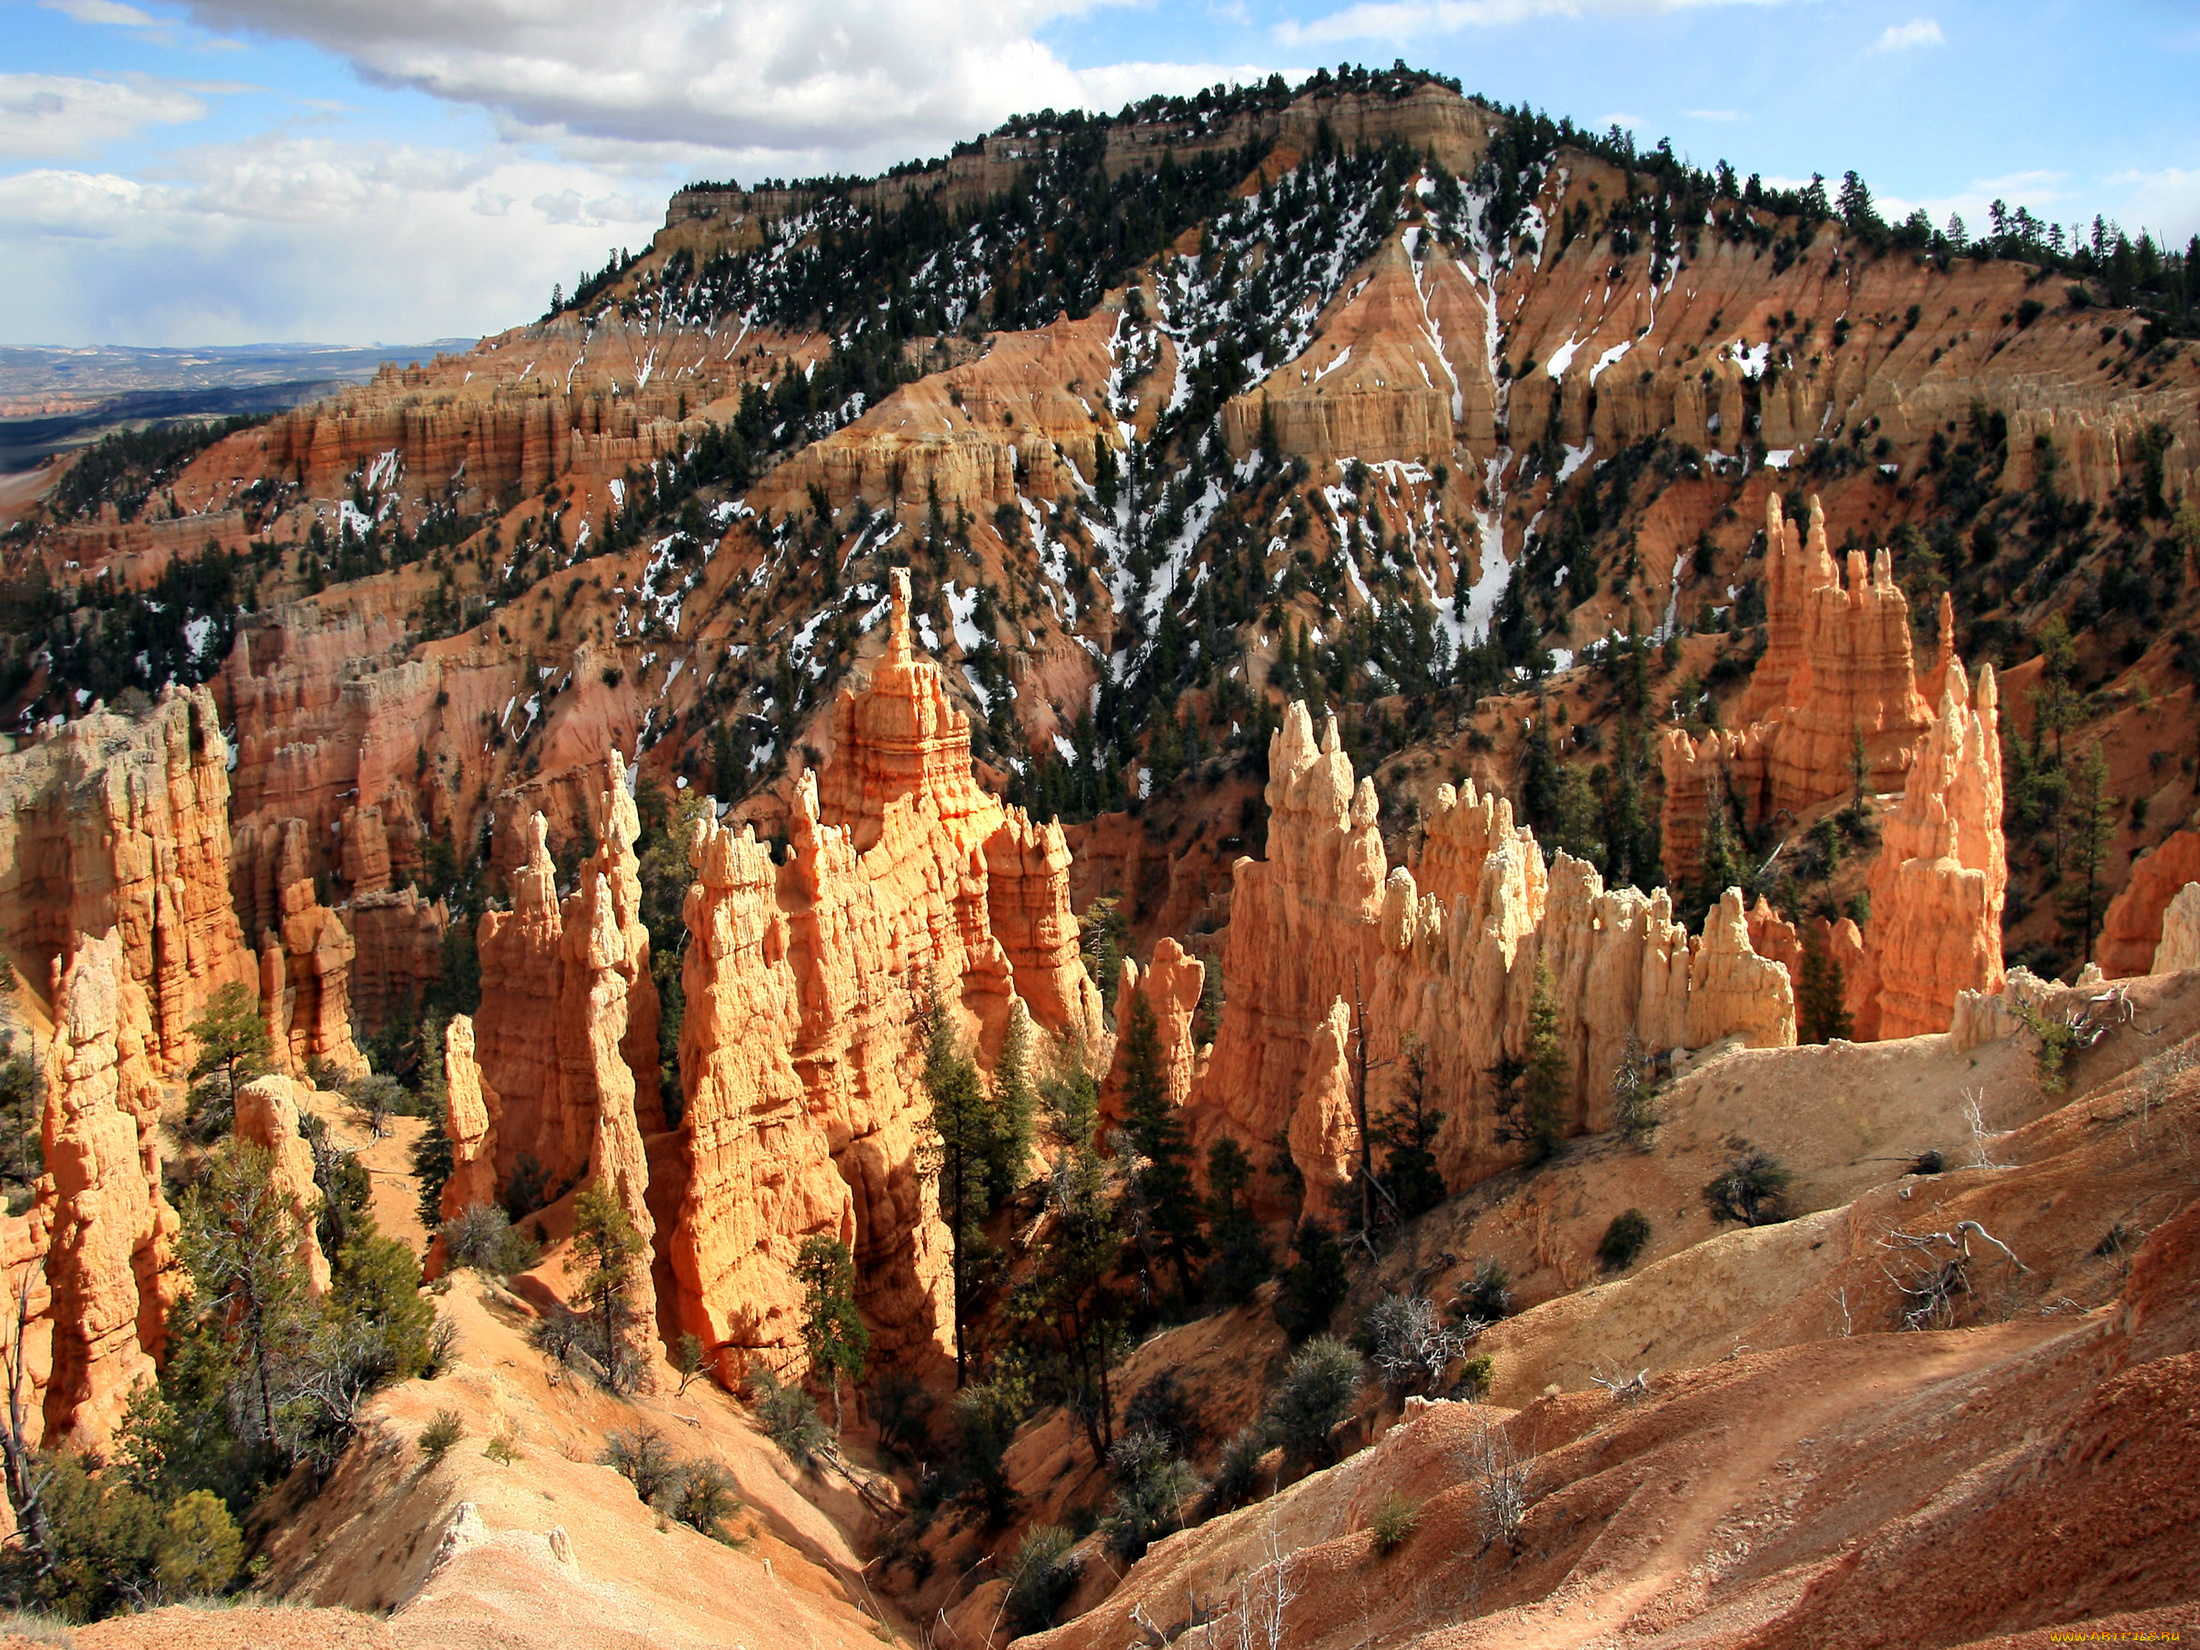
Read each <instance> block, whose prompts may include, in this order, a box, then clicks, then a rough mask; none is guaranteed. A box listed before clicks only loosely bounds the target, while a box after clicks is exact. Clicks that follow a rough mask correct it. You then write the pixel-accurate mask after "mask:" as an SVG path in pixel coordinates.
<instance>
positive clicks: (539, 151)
mask: <svg viewBox="0 0 2200 1650" xmlns="http://www.w3.org/2000/svg"><path fill="white" fill-rule="evenodd" d="M0 43H4V48H5V49H4V50H0V290H5V291H6V292H7V293H8V294H9V297H10V301H9V303H8V304H7V305H6V307H5V309H4V311H0V342H6V343H21V344H34V343H50V344H90V343H120V344H211V343H245V342H256V341H268V340H298V341H303V340H314V341H326V342H341V343H367V342H416V341H422V340H425V339H429V338H435V337H443V336H454V335H463V334H473V333H480V332H486V331H493V330H497V329H499V328H501V327H504V326H508V325H511V324H514V323H516V322H519V321H523V320H526V319H529V318H530V317H532V316H533V315H535V314H537V313H539V312H540V310H541V308H542V307H543V305H544V303H545V301H546V299H547V297H548V293H549V289H550V286H551V284H552V283H553V282H555V281H563V282H565V283H566V284H568V285H570V284H571V282H572V280H573V278H574V276H575V274H576V273H577V272H578V271H579V270H580V269H581V268H582V267H583V266H584V265H585V266H593V265H595V264H598V263H600V262H602V260H603V257H604V254H605V252H606V250H607V249H608V248H610V247H613V246H620V245H626V246H639V245H641V244H642V243H643V242H645V241H646V240H647V239H648V238H649V235H650V233H651V231H652V230H653V229H654V228H655V227H656V225H657V224H658V223H659V222H661V221H662V214H663V210H664V199H665V196H666V194H667V193H668V192H669V191H670V190H671V189H672V188H674V187H676V186H677V185H678V184H679V183H681V182H683V181H685V180H687V179H689V178H692V177H698V176H712V177H725V176H734V177H739V178H743V179H750V178H755V177H758V176H763V175H767V174H780V175H797V174H802V173H807V172H814V171H827V170H829V171H859V170H861V171H867V170H871V169H874V168H876V167H879V166H882V165H885V164H888V163H890V162H892V161H894V160H898V159H904V158H908V157H911V156H919V155H932V154H937V153H940V152H942V151H944V150H945V149H946V148H947V146H948V145H949V144H950V143H952V142H953V141H954V140H955V139H956V138H958V137H965V136H969V135H972V134H975V133H977V132H979V131H982V130H984V129H985V128H987V127H988V126H990V125H993V124H995V123H997V122H998V121H999V120H1000V119H1001V118H1002V117H1004V116H1005V115H1008V114H1010V113H1013V112H1016V111H1018V110H1026V109H1034V108H1037V107H1040V106H1042V105H1047V104H1051V105H1054V106H1056V107H1069V106H1072V105H1076V104H1082V105H1084V106H1087V107H1111V108H1112V107H1116V106H1119V105H1120V104H1121V103H1122V102H1124V101H1125V100H1126V99H1128V98H1130V97H1134V96H1141V95H1144V94H1145V93H1147V92H1149V91H1170V92H1181V91H1187V90H1190V89H1193V88H1195V87H1197V86H1201V85H1205V84H1209V83H1212V82H1213V81H1215V80H1218V79H1242V78H1246V77H1249V76H1253V75H1265V74H1266V73H1267V72H1268V71H1270V70H1272V69H1273V70H1281V71H1283V72H1284V73H1285V74H1286V75H1291V76H1294V77H1295V76H1297V75H1299V74H1303V73H1305V72H1307V71H1308V70H1310V69H1311V68H1312V67H1314V66H1315V65H1317V64H1323V63H1329V64H1335V63H1338V62H1341V61H1346V60H1351V61H1357V62H1368V63H1388V62H1389V61H1390V60H1391V59H1392V58H1394V57H1403V58H1404V59H1405V60H1406V61H1407V62H1409V63H1412V64H1415V65H1417V66H1421V67H1426V68H1430V69H1436V70H1441V71H1442V72H1444V73H1447V74H1452V75H1456V76H1458V77H1459V79H1460V80H1461V81H1462V82H1463V83H1464V84H1465V85H1466V87H1467V88H1468V89H1469V90H1470V91H1480V92H1482V93H1484V94H1485V95H1488V96H1490V97H1493V98H1497V99H1500V100H1503V101H1505V102H1510V103H1517V102H1520V101H1523V100H1525V101H1527V102H1530V103H1534V104H1536V105H1538V106H1540V107H1542V108H1545V109H1547V110H1549V111H1550V112H1552V113H1553V114H1570V115H1572V116H1573V117H1574V118H1575V119H1576V120H1577V121H1582V122H1588V123H1594V124H1597V125H1599V126H1601V125H1604V124H1607V123H1610V122H1613V121H1618V122H1620V123H1622V124H1626V125H1629V126H1631V127H1632V128H1634V130H1635V131H1636V132H1637V134H1638V135H1639V137H1640V138H1641V139H1642V141H1644V142H1645V143H1648V142H1654V141H1655V140H1656V139H1657V138H1659V137H1661V136H1667V137H1670V138H1671V139H1672V140H1673V143H1674V146H1675V147H1676V148H1677V149H1679V150H1680V151H1682V152H1683V153H1685V154H1687V155H1689V156H1690V157H1692V158H1694V159H1696V160H1697V161H1699V162H1702V163H1705V164H1709V163H1710V162H1712V161H1714V160H1716V159H1719V158H1721V157H1724V158H1727V159H1730V160H1732V161H1733V162H1734V163H1735V165H1736V166H1737V167H1739V168H1740V169H1741V170H1742V171H1744V172H1745V173H1746V172H1749V171H1759V172H1762V173H1764V174H1765V175H1766V176H1767V177H1768V178H1780V179H1787V180H1795V179H1803V178H1807V177H1808V176H1809V175H1810V173H1811V172H1813V171H1822V172H1825V173H1826V174H1828V175H1829V176H1834V177H1838V175H1839V174H1840V173H1841V172H1842V171H1843V170H1845V169H1846V168H1849V167H1852V166H1853V167H1855V168H1857V169H1858V170H1860V171H1861V172H1862V173H1863V174H1864V175H1865V177H1866V178H1867V179H1868V180H1869V181H1870V183H1871V184H1872V186H1873V188H1874V189H1875V190H1876V191H1877V192H1878V195H1879V197H1880V200H1881V203H1882V205H1883V206H1885V207H1888V208H1889V209H1892V210H1907V209H1908V208H1909V207H1911V206H1913V205H1921V206H1924V207H1925V208H1927V209H1928V210H1929V211H1930V212H1931V213H1932V214H1933V216H1934V219H1935V221H1936V222H1937V221H1942V220H1944V219H1945V218H1946V216H1947V214H1948V213H1949V212H1951V211H1960V212H1962V213H1964V214H1965V215H1966V216H1967V217H1968V218H1970V219H1971V221H1972V222H1973V223H1977V222H1979V221H1981V219H1982V217H1983V207H1984V204H1985V202H1986V201H1987V200H1989V199H1991V198H1993V197H1995V196H1997V195H1998V196H2001V197H2003V198H2005V199H2007V200H2008V201H2009V202H2010V204H2012V205H2016V204H2020V203H2021V204H2025V205H2029V206H2030V207H2032V208H2033V210H2034V211H2036V212H2038V213H2040V214H2041V215H2042V216H2045V217H2050V218H2056V219H2061V220H2064V221H2075V220H2088V219H2090V218H2091V217H2092V215H2093V214H2094V213H2096V212H2101V213H2105V214H2107V215H2109V216H2111V217H2113V218H2116V219H2118V220H2120V221H2121V222H2122V223H2124V224H2125V225H2126V226H2127V227H2129V228H2131V229H2133V230H2134V231H2136V230H2137V229H2138V228H2140V227H2142V226H2143V227H2147V228H2150V229H2152V230H2153V231H2155V232H2156V233H2157V234H2158V235H2162V236H2166V237H2169V238H2172V239H2173V240H2174V241H2175V242H2177V243H2178V244H2182V243H2183V242H2184V240H2185V239H2186V237H2187V236H2189V235H2191V234H2193V233H2195V232H2196V231H2200V97H2196V96H2195V95H2194V93H2193V87H2194V84H2195V80H2196V74H2200V9H2196V8H2194V7H2193V6H2191V5H2190V4H2183V5H2174V4H2170V3H2167V0H2125V3H2113V0H2095V3H2093V4H2089V5H2084V6H2080V5H2077V4H2072V3H2054V4H1998V5H1990V4H1983V3H1976V0H1960V3H1954V0H1885V3H1881V0H1854V3H1850V0H1357V3H1355V0H1304V3H1291V4H1283V3H1256V0H1236V3H1230V4H1217V3H1211V0H1208V3H1202V0H1189V3H1178V4H1161V3H1144V4H1141V3H1106V0H953V3H949V4H942V3H938V0H840V3H833V4H827V3H821V0H716V3H714V4H710V5H698V4H696V3H695V0H624V3H622V4H620V5H617V6H606V5H603V4H601V3H600V0H465V3H464V4H461V5H456V6H454V5H452V4H450V3H449V0H181V3H162V0H0Z"/></svg>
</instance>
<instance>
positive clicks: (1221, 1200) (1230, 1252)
mask: <svg viewBox="0 0 2200 1650" xmlns="http://www.w3.org/2000/svg"><path fill="white" fill-rule="evenodd" d="M1252 1181H1253V1160H1252V1159H1251V1158H1250V1157H1248V1156H1247V1155H1246V1152H1245V1148H1244V1147H1243V1146H1241V1145H1239V1144H1238V1143H1237V1142H1236V1141H1235V1140H1233V1139H1231V1138H1230V1137H1229V1136H1228V1135H1224V1136H1223V1137H1222V1138H1221V1139H1220V1140H1217V1141H1216V1142H1215V1143H1214V1144H1213V1145H1212V1146H1210V1147H1209V1148H1208V1149H1207V1231H1208V1234H1209V1237H1210V1239H1211V1240H1212V1242H1213V1244H1214V1249H1215V1258H1214V1260H1213V1262H1212V1263H1211V1264H1210V1265H1209V1266H1208V1268H1207V1298H1208V1299H1209V1300H1211V1301H1213V1302H1214V1303H1215V1304H1216V1305H1217V1306H1242V1305H1244V1304H1245V1302H1247V1301H1249V1300H1251V1299H1252V1298H1253V1291H1254V1290H1256V1289H1258V1288H1259V1287H1260V1286H1261V1284H1262V1283H1264V1282H1266V1281H1267V1279H1268V1276H1269V1274H1270V1273H1271V1272H1273V1271H1274V1270H1275V1257H1274V1256H1272V1255H1271V1254H1269V1252H1268V1239H1267V1237H1266V1235H1265V1234H1264V1233H1263V1231H1262V1230H1261V1224H1260V1219H1259V1217H1258V1216H1256V1215H1255V1214H1254V1213H1253V1207H1252V1203H1251V1200H1250V1199H1249V1198H1248V1197H1247V1196H1246V1195H1245V1193H1246V1188H1247V1187H1248V1186H1250V1185H1251V1184H1252Z"/></svg>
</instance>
